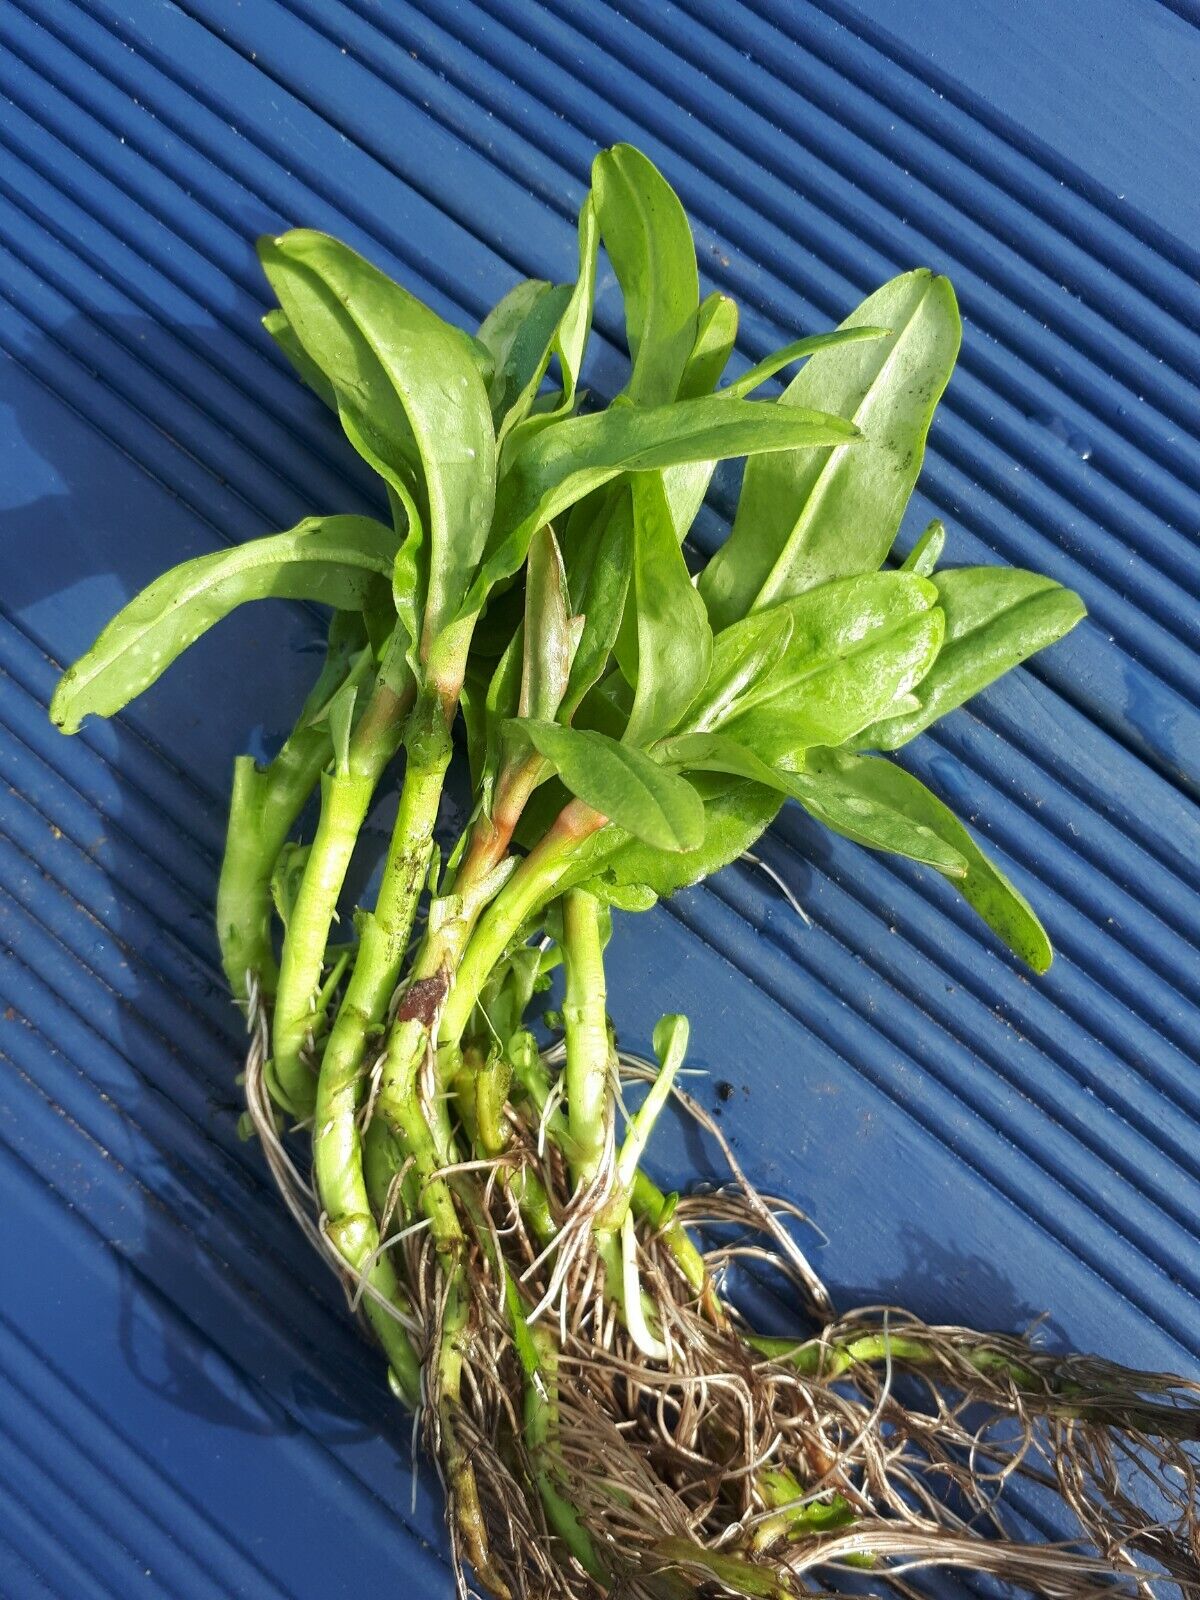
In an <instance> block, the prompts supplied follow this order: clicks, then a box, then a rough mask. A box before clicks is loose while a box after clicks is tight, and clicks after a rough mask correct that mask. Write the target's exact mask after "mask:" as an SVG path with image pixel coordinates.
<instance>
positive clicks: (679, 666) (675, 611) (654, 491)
mask: <svg viewBox="0 0 1200 1600" xmlns="http://www.w3.org/2000/svg"><path fill="white" fill-rule="evenodd" d="M632 498H633V590H632V595H633V607H632V613H633V616H634V619H635V627H634V629H633V633H634V639H635V642H636V651H635V661H634V674H633V683H634V697H633V710H632V711H631V712H630V715H629V725H628V727H627V728H626V730H625V739H626V742H627V743H629V744H634V745H646V744H649V743H651V742H652V741H653V740H655V739H658V738H660V737H661V736H662V735H663V734H664V733H668V732H670V730H671V729H672V728H673V727H675V725H676V723H678V722H679V720H680V718H681V717H682V716H683V714H684V713H685V712H686V711H687V708H688V707H689V706H690V705H691V703H692V701H693V700H694V699H695V698H696V696H697V695H698V694H699V692H700V690H701V688H702V687H703V685H704V682H705V680H706V679H707V677H708V671H709V666H710V665H711V662H712V651H713V641H712V630H711V629H710V628H709V625H708V614H707V613H706V611H705V609H704V602H703V600H701V598H700V596H699V595H698V594H697V593H696V590H695V587H694V586H693V584H692V579H691V575H690V574H689V572H688V569H687V566H686V564H685V562H684V559H683V552H682V551H681V550H680V548H679V544H678V541H677V540H676V537H675V525H674V523H673V522H672V521H671V512H670V507H669V506H668V504H667V497H666V492H665V490H664V488H663V482H662V479H661V478H660V477H659V475H658V474H657V473H653V472H640V473H637V474H635V476H634V478H633V482H632ZM627 675H628V674H627Z"/></svg>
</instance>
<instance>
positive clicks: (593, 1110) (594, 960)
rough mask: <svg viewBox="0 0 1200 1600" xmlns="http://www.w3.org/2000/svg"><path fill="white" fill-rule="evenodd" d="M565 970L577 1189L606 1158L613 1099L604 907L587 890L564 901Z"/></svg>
mask: <svg viewBox="0 0 1200 1600" xmlns="http://www.w3.org/2000/svg"><path fill="white" fill-rule="evenodd" d="M561 904H562V920H563V966H564V971H565V973H566V993H565V996H564V999H563V1023H564V1028H565V1032H566V1043H567V1064H566V1085H567V1127H568V1129H569V1130H570V1134H571V1138H572V1141H573V1143H574V1152H575V1153H574V1155H573V1157H572V1158H571V1171H572V1175H573V1177H574V1179H575V1183H576V1185H577V1186H583V1185H585V1184H588V1183H590V1182H591V1181H592V1179H593V1178H594V1177H595V1176H596V1173H597V1171H598V1170H599V1167H600V1162H601V1160H602V1158H603V1156H604V1140H605V1133H606V1127H607V1115H608V1109H609V1095H610V1079H611V1073H610V1061H611V1046H610V1043H609V1037H608V1014H607V1011H606V1009H605V1005H606V999H607V994H606V990H605V983H604V948H603V944H602V942H601V937H600V907H599V903H598V901H597V900H596V898H595V896H594V895H590V894H588V893H587V891H586V890H584V889H569V890H568V891H567V893H566V894H565V895H563V897H562V902H561Z"/></svg>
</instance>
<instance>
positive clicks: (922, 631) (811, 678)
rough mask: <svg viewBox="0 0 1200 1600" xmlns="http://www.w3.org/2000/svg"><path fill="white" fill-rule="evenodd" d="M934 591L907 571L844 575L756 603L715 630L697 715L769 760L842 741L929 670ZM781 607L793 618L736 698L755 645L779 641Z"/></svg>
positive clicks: (937, 621)
mask: <svg viewBox="0 0 1200 1600" xmlns="http://www.w3.org/2000/svg"><path fill="white" fill-rule="evenodd" d="M936 600H937V591H936V589H935V588H934V587H933V585H932V584H931V583H929V582H928V581H927V580H926V579H924V578H914V577H912V576H910V575H909V574H908V573H901V572H875V573H870V574H867V575H866V576H863V577H856V578H839V579H835V580H834V581H833V582H832V583H827V584H822V586H821V587H820V588H819V589H810V590H808V591H807V592H806V593H805V594H802V595H797V596H795V598H793V599H791V600H786V601H784V602H783V604H782V605H779V606H776V607H773V608H772V610H770V611H757V612H754V613H753V614H752V615H751V616H749V617H746V618H745V619H744V620H743V621H741V622H738V623H735V624H734V625H733V627H731V628H726V629H724V630H723V631H722V632H721V633H719V634H718V635H717V637H716V640H715V642H714V647H713V666H712V672H711V674H710V679H709V683H708V684H707V685H706V686H705V690H704V693H703V695H702V696H701V699H700V701H699V702H698V710H697V717H698V718H699V719H700V720H701V721H702V723H703V725H704V726H706V727H713V726H714V725H715V713H714V708H715V707H717V706H720V707H721V708H722V709H721V711H720V721H721V726H722V727H723V728H724V729H725V731H726V732H728V733H731V734H733V735H734V737H736V738H737V739H739V740H740V741H741V742H742V743H743V744H746V745H749V746H750V748H751V749H753V750H754V752H755V753H756V754H757V755H759V756H760V757H762V759H763V760H765V761H767V762H768V763H769V764H772V765H774V764H777V763H779V762H784V763H786V764H789V765H791V764H793V762H794V758H795V757H796V756H797V755H798V754H799V753H800V752H801V751H803V750H805V749H808V748H811V747H812V746H815V745H838V744H843V743H844V742H845V741H846V740H847V739H849V738H852V737H853V736H854V734H856V733H858V732H859V731H860V730H861V729H862V728H864V727H866V726H867V725H868V724H869V723H871V722H873V721H875V720H876V719H877V717H878V716H879V714H880V713H879V712H878V711H877V710H875V709H874V708H875V707H877V706H878V707H883V708H885V709H887V708H890V707H891V706H892V705H893V704H894V703H895V701H896V699H897V698H898V697H899V696H901V695H904V694H907V693H908V692H909V690H910V689H911V688H912V687H913V685H914V684H915V683H918V682H920V680H921V678H922V677H923V676H924V675H925V673H926V672H927V671H928V670H929V668H930V666H931V664H932V662H933V659H934V657H935V656H936V654H937V650H938V647H939V645H940V644H941V639H942V631H943V621H942V616H941V613H940V612H939V611H938V610H937V609H936ZM778 615H784V616H786V617H788V618H789V620H790V622H791V629H790V632H789V633H788V636H787V642H786V644H785V645H784V647H783V649H782V650H781V651H780V653H779V654H778V656H777V657H775V658H774V659H773V660H772V664H771V666H770V667H769V669H765V668H764V669H763V670H760V671H759V672H758V673H757V674H756V675H755V676H754V677H753V678H751V679H750V681H749V682H748V683H747V684H746V686H745V687H744V688H743V689H741V692H740V693H739V694H738V696H737V698H736V699H733V700H731V699H730V698H729V693H728V688H729V685H730V683H731V681H734V682H740V681H742V679H743V678H744V677H745V675H746V674H745V665H746V662H747V659H749V660H751V661H752V660H753V659H754V653H755V651H756V649H759V648H765V649H767V650H768V651H773V650H774V649H775V644H774V639H775V630H777V629H779V628H780V627H781V624H780V623H779V621H778V620H777V616H778Z"/></svg>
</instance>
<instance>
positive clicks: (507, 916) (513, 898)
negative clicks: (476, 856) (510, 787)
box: [438, 800, 605, 1045]
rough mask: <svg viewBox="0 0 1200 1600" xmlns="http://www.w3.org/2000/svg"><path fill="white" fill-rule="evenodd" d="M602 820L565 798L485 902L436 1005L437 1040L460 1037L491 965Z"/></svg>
mask: <svg viewBox="0 0 1200 1600" xmlns="http://www.w3.org/2000/svg"><path fill="white" fill-rule="evenodd" d="M604 820H605V819H604V818H603V817H602V816H601V815H600V814H599V812H597V811H593V810H592V809H591V807H590V806H585V805H584V804H583V802H582V801H580V800H572V801H570V802H569V803H568V804H567V805H566V806H564V808H563V810H562V811H561V812H560V813H559V816H558V819H557V820H556V822H555V823H554V825H553V827H552V828H551V829H550V831H549V832H548V833H547V834H546V836H545V838H544V839H542V841H541V842H540V843H539V844H538V845H537V846H536V847H535V848H534V849H533V850H531V851H530V853H529V854H528V855H527V856H526V857H525V859H524V860H523V861H522V862H521V864H520V866H519V867H518V868H517V870H516V871H515V872H514V873H513V875H512V877H511V878H510V879H509V880H508V882H507V883H506V884H505V886H504V888H503V889H502V890H501V891H500V893H499V894H498V895H497V896H496V898H495V900H494V901H493V902H492V904H491V905H490V906H489V907H488V910H487V911H486V913H485V914H484V916H483V917H482V918H481V919H480V922H479V925H478V927H477V928H476V930H475V933H474V935H473V936H472V938H471V940H470V942H469V943H468V945H467V948H466V951H465V952H464V954H463V958H462V961H461V962H460V963H459V967H458V971H457V973H456V974H455V978H454V987H453V988H452V989H451V991H450V996H449V999H448V1000H447V1002H446V1005H445V1008H444V1010H443V1011H442V1018H441V1028H440V1032H439V1035H438V1037H439V1039H440V1040H441V1042H442V1043H443V1044H446V1045H453V1044H458V1043H459V1042H460V1041H461V1039H462V1036H463V1034H464V1033H465V1032H466V1028H467V1024H468V1022H469V1021H470V1020H471V1012H472V1011H473V1010H474V1008H475V1002H476V1001H477V1000H478V999H479V996H480V993H481V992H482V990H483V986H484V984H485V983H486V982H487V979H488V975H489V973H490V972H491V970H492V968H493V967H494V966H495V965H496V962H497V961H499V959H500V957H501V956H502V955H503V954H504V952H505V950H506V949H507V948H508V946H509V944H510V943H511V942H512V940H513V939H514V938H515V937H516V936H517V934H518V933H519V932H520V930H521V928H522V927H523V926H524V924H525V923H526V922H527V921H528V919H529V918H530V917H531V916H532V915H533V913H534V912H535V911H536V910H538V909H539V907H541V906H543V905H545V904H546V902H547V901H548V900H550V899H552V898H553V896H554V892H555V890H556V888H557V886H558V884H559V882H560V881H561V879H562V878H563V877H564V876H565V875H566V873H567V871H568V869H569V868H570V866H571V864H572V863H571V856H572V853H573V851H575V850H576V849H577V848H578V846H579V844H580V843H581V841H582V840H584V839H586V838H587V837H588V836H589V835H590V834H592V833H595V831H596V830H597V829H598V828H600V827H603V825H604Z"/></svg>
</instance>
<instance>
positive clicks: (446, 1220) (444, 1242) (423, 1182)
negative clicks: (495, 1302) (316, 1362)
mask: <svg viewBox="0 0 1200 1600" xmlns="http://www.w3.org/2000/svg"><path fill="white" fill-rule="evenodd" d="M429 1043H430V1041H429V1027H428V1024H427V1023H426V1022H424V1021H422V1020H420V1019H417V1018H408V1019H404V1020H402V1021H401V1022H400V1023H399V1024H398V1025H397V1027H396V1028H395V1029H394V1030H393V1033H392V1038H391V1041H390V1043H389V1045H388V1049H387V1052H386V1054H385V1056H384V1060H383V1064H382V1069H381V1076H380V1084H379V1102H378V1108H377V1109H378V1114H379V1115H380V1116H381V1117H382V1118H383V1119H384V1121H385V1122H386V1124H387V1126H388V1128H389V1129H390V1130H391V1132H392V1134H393V1136H394V1137H395V1139H396V1141H397V1144H398V1145H399V1147H400V1149H401V1151H402V1152H403V1154H404V1156H405V1157H406V1158H408V1159H409V1160H411V1162H412V1164H413V1169H414V1172H415V1175H416V1178H417V1180H418V1183H419V1185H420V1204H421V1208H422V1210H423V1211H424V1213H425V1215H426V1217H427V1218H428V1219H429V1224H430V1230H431V1232H432V1235H433V1239H434V1243H435V1245H436V1248H437V1253H438V1260H439V1262H440V1264H441V1268H442V1274H443V1278H444V1284H443V1286H442V1293H443V1296H444V1300H443V1310H442V1316H441V1326H440V1339H439V1343H438V1349H437V1352H436V1357H435V1360H434V1363H433V1367H434V1371H433V1378H434V1385H435V1391H436V1405H437V1417H438V1427H439V1430H440V1433H441V1441H442V1462H443V1467H444V1469H445V1473H446V1479H447V1482H448V1485H449V1488H450V1493H451V1498H452V1502H453V1506H454V1513H455V1521H456V1525H457V1528H458V1531H459V1533H460V1535H461V1536H462V1540H463V1544H464V1547H465V1549H466V1553H467V1556H468V1559H469V1560H470V1562H471V1564H472V1566H474V1567H475V1569H476V1571H477V1572H478V1573H479V1575H480V1577H481V1578H482V1579H483V1581H484V1582H485V1583H486V1584H487V1585H488V1586H489V1587H490V1588H491V1590H492V1592H493V1593H494V1594H496V1595H499V1596H505V1595H507V1593H508V1590H507V1588H506V1586H505V1585H504V1583H503V1581H502V1580H501V1578H500V1576H499V1574H498V1573H497V1572H496V1571H495V1570H494V1568H493V1566H492V1561H491V1556H490V1553H489V1550H488V1539H487V1530H486V1526H485V1522H484V1517H483V1512H482V1509H481V1506H480V1501H479V1488H478V1484H477V1483H476V1480H475V1473H474V1469H473V1468H472V1465H471V1460H470V1456H469V1455H468V1454H467V1452H466V1451H465V1450H464V1448H463V1446H462V1443H461V1440H460V1438H459V1432H458V1428H457V1426H456V1415H455V1413H456V1409H457V1406H458V1403H459V1401H460V1398H461V1394H462V1368H463V1360H464V1357H465V1355H466V1354H467V1346H468V1340H469V1334H470V1329H469V1321H470V1306H471V1302H470V1288H469V1285H468V1282H467V1277H466V1272H465V1270H464V1259H465V1256H466V1253H467V1239H466V1236H465V1234H464V1232H463V1228H462V1224H461V1223H460V1221H459V1218H458V1211H457V1208H456V1206H455V1202H454V1192H453V1189H452V1188H451V1185H450V1183H449V1182H448V1181H447V1180H446V1179H445V1178H444V1177H442V1176H441V1175H440V1169H441V1167H442V1165H443V1164H444V1160H443V1157H444V1153H443V1152H442V1151H440V1150H439V1149H438V1147H437V1142H436V1140H435V1138H434V1136H433V1133H432V1132H431V1129H430V1124H429V1121H428V1119H427V1118H426V1115H425V1111H424V1108H423V1106H422V1104H421V1095H420V1088H419V1069H420V1062H421V1060H422V1058H423V1055H424V1052H425V1050H426V1049H428V1048H429Z"/></svg>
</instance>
